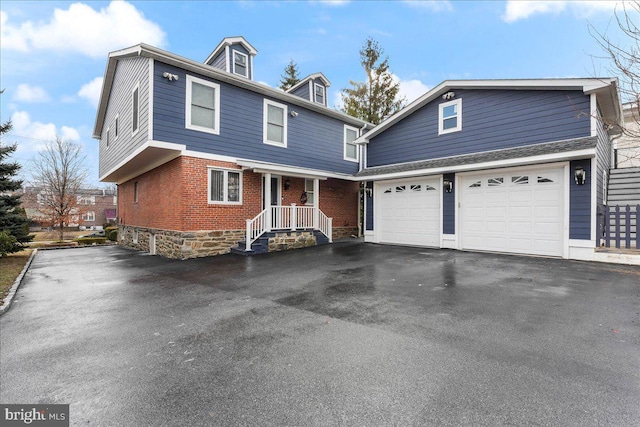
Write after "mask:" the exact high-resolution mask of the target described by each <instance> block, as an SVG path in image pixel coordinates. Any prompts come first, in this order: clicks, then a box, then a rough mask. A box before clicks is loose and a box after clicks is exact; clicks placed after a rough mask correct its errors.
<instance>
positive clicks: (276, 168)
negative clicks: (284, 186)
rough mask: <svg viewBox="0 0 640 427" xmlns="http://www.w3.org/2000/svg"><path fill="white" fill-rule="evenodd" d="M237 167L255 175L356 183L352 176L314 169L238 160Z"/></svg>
mask: <svg viewBox="0 0 640 427" xmlns="http://www.w3.org/2000/svg"><path fill="white" fill-rule="evenodd" d="M236 163H237V165H238V166H241V167H242V168H244V169H251V170H253V171H254V172H257V173H274V174H278V175H287V176H292V177H297V178H310V179H322V180H325V179H327V178H337V179H343V180H347V181H357V179H356V178H355V177H353V176H352V175H346V174H340V173H335V172H326V171H321V170H316V169H307V168H301V167H296V166H287V165H279V164H276V163H266V162H257V161H252V160H243V159H238V160H237V161H236Z"/></svg>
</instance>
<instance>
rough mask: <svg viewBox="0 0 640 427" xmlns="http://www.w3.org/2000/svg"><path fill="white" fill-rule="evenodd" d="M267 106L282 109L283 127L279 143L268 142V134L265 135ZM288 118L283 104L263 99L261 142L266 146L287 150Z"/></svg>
mask: <svg viewBox="0 0 640 427" xmlns="http://www.w3.org/2000/svg"><path fill="white" fill-rule="evenodd" d="M269 105H272V106H274V107H278V108H282V109H283V125H284V129H283V131H282V142H279V141H270V140H269V139H268V133H267V127H268V126H267V125H268V123H267V118H268V114H267V113H268V108H269ZM288 116H289V114H288V113H287V106H286V105H284V104H280V103H279V102H274V101H271V100H269V99H265V100H264V106H263V110H262V135H263V142H264V143H265V144H268V145H273V146H276V147H283V148H287V133H288V132H287V129H288V126H287V117H288Z"/></svg>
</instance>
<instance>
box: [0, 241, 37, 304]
mask: <svg viewBox="0 0 640 427" xmlns="http://www.w3.org/2000/svg"><path fill="white" fill-rule="evenodd" d="M31 252H32V249H26V250H24V251H20V252H16V253H14V254H9V255H7V256H6V257H5V258H0V305H2V302H3V301H4V297H5V296H6V295H7V292H8V291H9V289H10V288H11V286H12V285H13V282H15V280H16V278H17V277H18V276H19V275H20V272H21V271H22V269H23V268H24V265H25V264H26V263H27V260H29V255H31Z"/></svg>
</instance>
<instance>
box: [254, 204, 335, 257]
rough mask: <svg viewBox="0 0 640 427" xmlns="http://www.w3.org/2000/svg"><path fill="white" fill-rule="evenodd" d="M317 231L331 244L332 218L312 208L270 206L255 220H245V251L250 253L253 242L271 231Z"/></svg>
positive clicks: (294, 205)
mask: <svg viewBox="0 0 640 427" xmlns="http://www.w3.org/2000/svg"><path fill="white" fill-rule="evenodd" d="M304 229H307V230H308V229H314V230H319V231H320V232H321V233H322V234H324V235H325V236H327V238H328V239H329V242H333V239H332V238H331V233H332V218H329V217H327V216H326V215H325V214H324V213H323V212H322V211H321V210H320V209H316V208H314V207H313V206H296V204H295V203H294V204H292V205H291V206H270V207H268V208H266V209H264V210H263V211H262V212H260V213H259V214H258V215H257V216H256V217H255V218H253V219H248V220H247V229H246V240H245V242H246V244H245V250H246V251H250V250H251V245H252V244H253V242H255V241H256V239H258V237H260V236H262V235H263V234H264V233H266V232H268V231H273V230H291V231H295V230H304Z"/></svg>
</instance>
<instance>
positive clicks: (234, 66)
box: [231, 50, 249, 78]
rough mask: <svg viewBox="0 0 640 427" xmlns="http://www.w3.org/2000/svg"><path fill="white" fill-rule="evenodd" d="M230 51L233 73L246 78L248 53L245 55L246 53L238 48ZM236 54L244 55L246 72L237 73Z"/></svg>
mask: <svg viewBox="0 0 640 427" xmlns="http://www.w3.org/2000/svg"><path fill="white" fill-rule="evenodd" d="M232 53H233V55H231V62H232V63H233V74H236V75H238V76H242V77H247V78H248V77H249V55H247V54H246V53H242V52H240V51H239V50H234V51H232ZM236 55H240V56H244V63H245V71H246V74H242V73H238V72H237V71H236Z"/></svg>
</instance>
